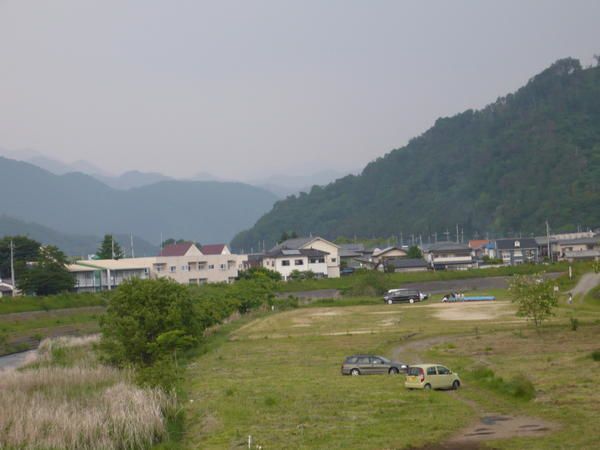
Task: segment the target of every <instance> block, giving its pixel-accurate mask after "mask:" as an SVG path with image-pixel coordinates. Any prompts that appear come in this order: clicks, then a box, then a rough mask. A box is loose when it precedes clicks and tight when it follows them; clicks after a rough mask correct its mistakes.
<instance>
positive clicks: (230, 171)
mask: <svg viewBox="0 0 600 450" xmlns="http://www.w3.org/2000/svg"><path fill="white" fill-rule="evenodd" d="M599 17H600V2H598V1H596V0H591V1H569V2H565V1H551V0H545V1H527V0H520V1H503V2H491V1H475V0H473V1H460V0H458V1H452V2H448V1H419V2H414V1H413V2H405V1H376V0H374V1H352V0H340V1H337V0H330V1H326V0H321V1H311V0H301V1H286V0H275V1H266V0H264V1H261V0H253V1H248V0H246V1H228V0H220V1H213V2H203V1H185V0H177V1H174V0H172V1H167V0H163V1H155V0H114V1H113V0H96V1H87V0H53V1H39V0H38V1H33V0H0V61H1V65H0V147H1V148H5V149H9V150H13V151H14V150H20V149H34V150H37V151H39V152H41V153H43V154H45V155H47V156H49V157H52V158H56V159H59V160H63V161H67V162H71V161H75V160H80V159H83V160H87V161H90V162H92V163H94V164H96V165H98V166H100V167H102V168H104V169H106V170H108V171H111V172H113V173H120V172H123V171H125V170H131V169H135V170H141V171H158V172H162V173H165V174H168V175H171V176H181V177H184V176H191V175H193V174H195V173H198V172H208V173H211V174H213V175H216V176H219V177H222V178H228V179H239V180H250V179H255V178H257V177H265V176H268V175H271V174H289V175H300V174H303V173H311V172H312V173H314V172H318V171H320V170H323V169H333V170H336V171H340V172H347V171H356V170H357V169H360V168H362V167H363V166H364V165H365V164H366V163H368V162H369V161H372V160H373V159H375V158H377V157H380V156H383V155H384V154H385V153H387V152H389V151H390V150H392V149H394V148H399V147H402V146H403V145H405V144H406V143H407V142H408V140H409V139H411V138H412V137H415V136H417V135H419V134H421V133H423V132H424V131H425V130H427V129H428V128H429V127H430V126H432V125H433V123H434V122H435V120H436V119H437V118H438V117H442V116H451V115H454V114H457V113H459V112H461V111H463V110H465V109H469V108H481V107H484V106H485V105H486V104H488V103H491V102H493V101H495V100H496V99H497V98H498V97H499V96H503V95H505V94H507V93H509V92H512V91H514V90H516V89H518V88H519V87H520V86H522V85H523V84H525V83H526V82H527V80H528V79H530V78H531V77H532V76H533V75H535V74H536V73H538V72H540V71H541V70H543V69H544V68H546V67H548V66H549V65H550V64H551V63H553V62H554V61H556V60H557V59H559V58H564V57H568V56H570V57H575V58H578V59H581V61H582V63H583V64H584V65H588V64H591V63H592V61H593V55H594V54H600V26H598V18H599Z"/></svg>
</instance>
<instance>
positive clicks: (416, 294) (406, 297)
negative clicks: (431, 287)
mask: <svg viewBox="0 0 600 450" xmlns="http://www.w3.org/2000/svg"><path fill="white" fill-rule="evenodd" d="M426 298H427V294H423V293H422V292H421V291H419V290H418V289H390V290H389V291H387V293H386V294H385V295H384V296H383V301H384V302H385V303H387V304H388V305H391V304H392V303H414V302H420V301H423V300H425V299H426Z"/></svg>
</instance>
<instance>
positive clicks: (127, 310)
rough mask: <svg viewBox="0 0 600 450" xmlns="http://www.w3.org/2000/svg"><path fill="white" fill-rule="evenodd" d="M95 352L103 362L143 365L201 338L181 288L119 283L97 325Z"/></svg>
mask: <svg viewBox="0 0 600 450" xmlns="http://www.w3.org/2000/svg"><path fill="white" fill-rule="evenodd" d="M100 327H101V329H102V340H101V343H100V348H101V350H102V352H103V356H104V357H105V359H107V360H108V361H109V362H111V363H113V364H115V365H117V366H119V367H122V366H125V365H127V364H133V365H134V366H136V367H148V366H151V365H153V364H154V363H156V362H157V361H158V360H159V359H161V358H163V357H165V356H169V355H170V354H171V353H172V352H173V351H174V350H175V349H177V348H188V347H190V346H191V345H192V344H194V343H195V342H197V341H198V340H199V339H200V338H201V337H202V330H203V328H202V326H201V324H200V323H199V321H198V319H197V315H196V314H195V310H194V302H193V300H192V297H191V296H190V295H189V292H188V289H187V287H186V286H183V285H181V284H178V283H176V282H175V281H172V280H168V279H164V278H163V279H157V280H140V279H137V278H133V279H130V280H127V281H125V282H124V283H122V284H121V285H120V286H119V288H118V289H117V290H116V291H115V294H114V295H113V296H112V297H111V298H110V301H109V304H108V307H107V309H106V314H105V315H104V316H103V317H102V319H101V321H100Z"/></svg>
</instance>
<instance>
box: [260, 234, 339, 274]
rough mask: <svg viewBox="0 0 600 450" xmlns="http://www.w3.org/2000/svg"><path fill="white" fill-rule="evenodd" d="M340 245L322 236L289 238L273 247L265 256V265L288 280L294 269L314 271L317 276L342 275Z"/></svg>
mask: <svg viewBox="0 0 600 450" xmlns="http://www.w3.org/2000/svg"><path fill="white" fill-rule="evenodd" d="M339 250H340V247H339V246H337V245H336V244H334V243H333V242H329V241H328V240H326V239H323V238H320V237H307V238H295V239H288V240H287V241H284V242H282V243H281V244H279V245H276V246H275V247H273V248H272V249H271V250H270V251H269V252H268V253H267V254H266V255H265V257H264V258H263V267H266V268H267V269H271V270H275V271H277V272H279V273H280V274H281V276H282V277H283V279H284V280H287V279H288V278H289V276H290V274H291V273H292V272H293V271H294V270H298V271H300V272H308V271H312V272H314V273H315V274H316V275H317V276H322V277H328V278H338V277H339V276H340V258H339Z"/></svg>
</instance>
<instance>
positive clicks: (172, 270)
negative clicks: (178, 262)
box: [169, 266, 177, 273]
mask: <svg viewBox="0 0 600 450" xmlns="http://www.w3.org/2000/svg"><path fill="white" fill-rule="evenodd" d="M169 270H170V271H171V273H175V272H177V266H171V267H170V268H169Z"/></svg>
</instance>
